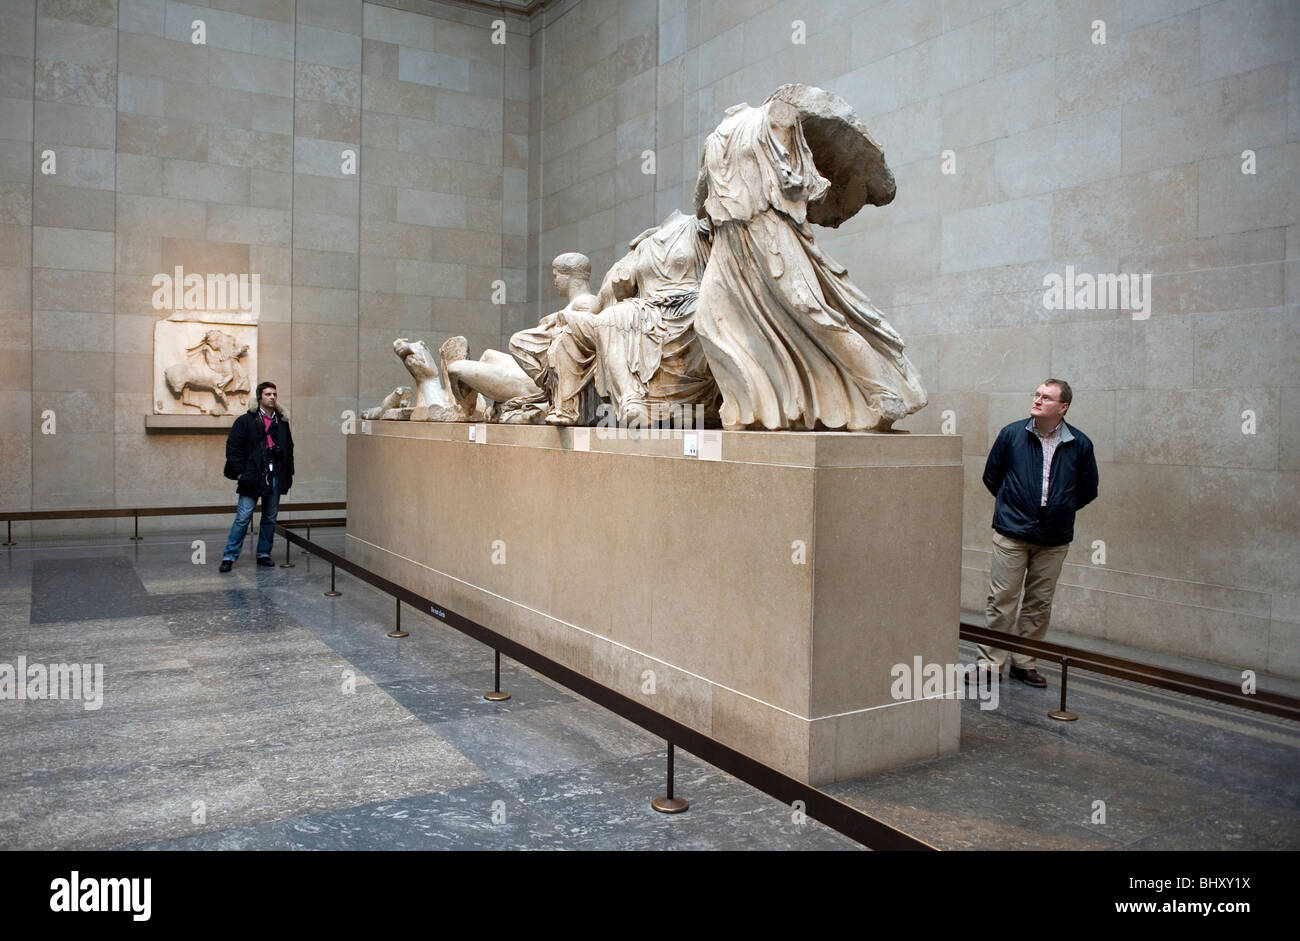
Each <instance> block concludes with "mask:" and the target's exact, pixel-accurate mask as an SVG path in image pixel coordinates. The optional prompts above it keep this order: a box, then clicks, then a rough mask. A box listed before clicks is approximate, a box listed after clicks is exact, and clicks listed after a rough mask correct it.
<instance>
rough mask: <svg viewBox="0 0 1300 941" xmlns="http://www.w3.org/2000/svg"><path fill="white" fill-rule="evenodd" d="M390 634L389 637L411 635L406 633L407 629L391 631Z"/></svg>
mask: <svg viewBox="0 0 1300 941" xmlns="http://www.w3.org/2000/svg"><path fill="white" fill-rule="evenodd" d="M388 636H389V637H410V636H411V635H410V634H408V633H406V631H389V632H388Z"/></svg>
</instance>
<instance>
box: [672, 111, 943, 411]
mask: <svg viewBox="0 0 1300 941" xmlns="http://www.w3.org/2000/svg"><path fill="white" fill-rule="evenodd" d="M798 87H799V88H803V86H798ZM780 91H782V90H781V89H779V90H778V92H780ZM814 91H817V92H820V90H819V89H814ZM820 94H821V95H826V93H825V92H820ZM829 186H830V183H829V181H827V180H826V179H825V178H824V177H822V176H821V174H819V173H818V171H817V167H816V165H815V164H814V162H813V155H812V152H811V150H810V149H809V146H808V143H807V141H806V139H805V137H804V133H803V130H802V128H801V126H800V113H799V111H798V109H796V108H795V107H794V106H793V105H792V104H790V103H789V102H788V101H786V100H784V99H782V98H778V97H776V94H775V93H774V96H773V97H772V98H769V99H768V101H767V102H765V103H764V104H763V105H761V106H759V107H757V108H753V107H750V106H749V105H747V104H740V105H736V106H735V107H732V108H729V109H728V110H727V115H726V118H725V119H724V120H723V121H722V123H721V124H719V125H718V127H717V129H716V130H715V131H713V133H712V134H710V135H709V136H708V139H707V140H706V141H705V145H704V156H703V165H702V167H701V170H700V186H699V188H698V194H699V196H700V197H702V199H701V200H700V212H701V213H702V214H703V215H705V216H707V218H708V220H709V221H710V222H711V223H712V226H713V248H712V252H711V254H710V256H709V263H708V266H707V267H706V269H705V271H704V277H703V279H702V281H701V284H700V297H699V304H698V309H697V311H696V315H695V331H696V333H697V334H698V335H699V337H700V339H701V341H702V343H703V349H704V354H705V356H706V357H707V359H708V363H709V367H710V369H711V370H712V373H713V377H714V378H715V379H716V380H717V383H718V387H719V388H720V389H721V391H722V398H723V402H722V410H721V411H722V422H723V426H724V427H726V428H731V429H742V428H768V429H778V428H781V429H809V430H811V429H814V428H828V429H835V428H845V429H848V430H850V431H872V430H887V429H888V428H889V427H890V426H891V425H892V424H893V423H894V422H896V421H898V420H900V419H902V418H903V417H905V416H907V415H909V414H911V413H912V412H915V411H917V410H918V409H920V408H922V407H923V406H924V405H925V404H926V395H925V390H924V389H923V388H922V387H921V381H920V376H919V375H918V374H917V372H916V369H915V368H914V367H913V366H912V364H911V362H910V361H909V360H908V358H907V357H906V356H905V355H904V353H903V341H902V338H901V337H900V336H899V335H898V334H897V333H896V332H895V331H894V328H893V327H891V326H890V325H889V323H888V321H886V320H885V318H884V317H883V316H882V314H881V313H880V311H879V310H877V309H876V308H875V307H874V306H873V305H872V303H871V302H870V301H869V300H868V299H867V297H866V295H864V294H863V293H862V292H861V291H860V290H858V288H857V287H856V286H854V285H853V283H852V282H851V281H849V279H848V275H847V272H846V270H845V268H844V267H843V266H842V265H840V264H838V263H837V262H836V261H835V260H834V259H832V258H831V257H830V256H829V255H827V254H826V253H824V252H823V251H822V250H821V248H820V247H819V246H818V245H817V240H816V238H815V237H814V236H813V231H812V226H811V225H810V223H809V220H808V205H809V203H810V202H813V201H816V200H818V199H820V198H822V197H823V196H824V195H825V194H826V192H827V189H828V187H829ZM891 195H892V194H891Z"/></svg>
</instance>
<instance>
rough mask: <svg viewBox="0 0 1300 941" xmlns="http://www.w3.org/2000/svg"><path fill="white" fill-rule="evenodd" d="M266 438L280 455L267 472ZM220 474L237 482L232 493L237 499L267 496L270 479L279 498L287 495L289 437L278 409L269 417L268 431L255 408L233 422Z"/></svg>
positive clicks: (290, 467) (290, 481) (290, 477)
mask: <svg viewBox="0 0 1300 941" xmlns="http://www.w3.org/2000/svg"><path fill="white" fill-rule="evenodd" d="M268 434H269V435H270V437H271V441H272V442H273V443H274V444H275V445H276V446H277V447H278V448H279V449H280V452H281V453H280V456H279V460H278V461H276V462H274V463H275V466H274V467H273V468H268V465H269V464H271V463H272V462H271V461H269V455H268V452H267V445H266V439H267V435H268ZM224 473H225V475H226V477H228V478H230V479H231V480H234V481H237V483H236V485H235V491H236V492H237V493H239V494H240V495H241V496H248V497H265V496H269V495H270V493H271V480H272V478H274V479H275V481H276V489H277V490H278V491H279V492H280V493H281V494H285V493H288V492H289V488H290V487H292V486H293V435H292V434H290V433H289V420H288V419H287V418H285V417H284V413H283V412H282V411H281V410H280V408H279V407H278V406H277V407H276V410H275V411H274V412H272V413H271V427H270V429H269V430H266V431H264V430H263V423H262V415H261V411H260V409H259V408H258V407H256V406H254V407H253V409H252V410H251V411H247V412H245V413H244V414H242V415H240V416H239V417H238V418H236V419H235V423H234V424H233V425H231V427H230V435H229V436H228V437H227V438H226V467H225V471H224Z"/></svg>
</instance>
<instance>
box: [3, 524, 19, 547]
mask: <svg viewBox="0 0 1300 941" xmlns="http://www.w3.org/2000/svg"><path fill="white" fill-rule="evenodd" d="M5 530H6V531H7V532H8V534H9V535H8V538H7V539H6V540H5V545H6V546H16V545H18V543H16V542H14V521H13V520H5Z"/></svg>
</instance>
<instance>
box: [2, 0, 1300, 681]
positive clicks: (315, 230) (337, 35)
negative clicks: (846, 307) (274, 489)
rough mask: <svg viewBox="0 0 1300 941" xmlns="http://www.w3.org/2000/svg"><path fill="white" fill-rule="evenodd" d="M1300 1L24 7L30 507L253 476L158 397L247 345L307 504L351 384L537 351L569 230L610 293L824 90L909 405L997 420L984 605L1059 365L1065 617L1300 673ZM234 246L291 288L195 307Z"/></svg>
mask: <svg viewBox="0 0 1300 941" xmlns="http://www.w3.org/2000/svg"><path fill="white" fill-rule="evenodd" d="M403 6H405V7H406V8H407V9H400V7H403ZM196 19H202V20H203V21H204V23H205V28H206V35H205V37H204V39H205V42H204V43H195V42H194V38H195V37H194V31H193V22H194V21H195V20H196ZM496 19H500V20H501V21H502V23H503V24H504V29H503V30H497V29H495V28H494V26H493V21H494V20H496ZM1298 31H1300V9H1298V8H1297V7H1296V6H1295V5H1294V4H1291V3H1286V2H1258V0H1256V2H1251V0H1224V2H1218V3H1195V2H1187V3H1179V4H1175V5H1172V6H1171V5H1168V4H1155V3H1142V4H1120V3H1101V4H1097V3H1087V4H1072V3H1056V2H1039V0H1025V2H1020V3H1005V4H1001V3H994V4H980V5H958V4H952V3H941V2H939V0H917V2H911V0H894V2H885V3H874V4H862V3H860V2H826V3H816V4H812V3H802V4H801V3H796V2H782V3H767V2H728V3H703V2H698V3H697V2H686V0H681V2H672V0H645V2H640V0H628V2H620V3H612V2H603V0H578V2H559V3H555V4H552V5H550V6H548V7H547V8H546V9H545V10H544V11H543V12H541V13H540V14H538V15H537V16H535V17H533V18H531V19H525V18H523V17H519V16H515V15H513V14H502V15H500V16H496V15H493V14H489V13H479V12H476V11H474V10H469V9H466V8H464V7H460V6H455V5H451V4H438V3H434V2H428V3H423V2H422V3H414V2H412V3H393V4H387V5H381V4H372V3H365V4H359V3H354V2H349V0H330V2H306V0H299V2H297V3H295V2H292V0H260V2H257V3H253V2H247V3H244V2H223V3H221V4H220V5H219V7H218V6H204V5H202V4H188V5H183V4H170V3H164V2H142V0H119V2H117V3H113V2H96V0H85V2H72V0H69V2H62V3H51V4H40V5H39V6H38V5H37V4H36V3H35V2H31V3H23V2H10V3H6V4H4V6H3V7H2V8H0V57H3V64H4V71H3V87H2V88H0V96H2V97H0V225H3V226H4V232H3V239H0V245H2V246H3V247H2V248H0V403H2V404H3V414H4V416H5V417H4V420H3V423H0V465H2V473H0V505H2V506H4V507H5V508H9V509H28V508H36V509H45V508H58V507H67V506H112V505H140V504H156V503H159V502H173V503H179V504H194V503H225V502H228V501H229V496H230V495H229V493H228V487H227V485H226V481H224V479H223V478H221V477H220V475H219V469H220V465H221V459H220V451H221V440H220V437H219V436H202V435H148V434H146V432H145V428H144V420H143V416H145V415H146V414H151V413H152V412H154V411H155V410H156V409H157V407H158V406H157V403H158V402H159V401H163V402H164V405H165V406H166V407H172V402H173V400H174V401H175V402H177V403H181V404H180V405H178V406H177V407H186V406H184V402H185V399H186V397H187V396H188V397H190V398H195V396H194V395H193V394H192V391H187V390H192V389H194V388H195V387H196V386H198V385H202V384H203V383H204V382H207V384H208V385H209V386H210V385H212V384H214V383H215V384H217V385H219V386H221V388H222V389H223V394H224V393H225V392H231V393H232V394H231V395H230V396H229V397H228V398H230V400H232V401H238V397H239V390H238V388H237V387H238V386H239V385H240V384H241V373H243V374H247V375H248V377H249V378H250V379H252V380H254V381H255V380H256V379H258V378H265V377H271V378H274V379H275V381H276V382H277V383H278V384H279V387H280V391H281V395H282V399H283V400H284V401H285V403H286V404H287V406H288V408H289V410H290V414H291V417H292V420H293V422H294V434H295V440H296V441H297V442H298V450H299V458H298V466H299V468H300V475H299V478H298V482H297V484H296V486H295V491H294V496H295V497H296V498H298V499H338V498H341V497H342V495H343V493H344V474H345V470H344V468H345V463H344V456H345V440H344V431H345V430H346V424H347V423H346V417H345V416H346V415H347V414H348V413H351V414H352V415H354V416H358V415H359V413H360V411H361V410H362V409H363V408H368V407H373V406H376V405H378V404H379V403H381V400H383V399H384V398H385V396H388V395H389V394H390V393H392V392H393V390H394V389H395V388H397V387H399V386H403V385H407V386H409V385H411V384H412V379H411V374H410V373H409V372H408V371H407V369H406V368H405V366H404V364H403V361H402V360H401V359H399V358H398V357H397V356H395V355H394V341H395V340H397V339H399V338H400V339H405V340H407V341H409V342H410V343H412V344H414V343H423V344H425V345H426V347H427V348H428V349H429V350H431V351H432V352H434V353H437V352H438V351H439V350H440V349H441V347H442V346H443V344H445V343H446V342H447V341H448V340H450V339H451V338H453V337H457V336H463V337H465V340H466V346H467V353H468V357H467V358H468V359H470V360H473V361H479V359H480V357H481V355H482V354H483V352H484V351H486V350H489V349H494V350H498V351H507V350H509V344H510V341H511V338H512V337H513V336H515V335H516V334H518V333H519V332H520V331H523V330H527V329H529V328H533V327H536V326H537V325H538V324H539V322H540V321H541V319H542V318H543V317H545V316H547V315H548V314H550V313H552V312H554V311H556V310H558V309H560V308H562V307H564V306H565V299H562V297H561V295H560V294H559V293H558V292H557V290H556V288H555V286H554V284H553V281H554V279H553V273H552V270H551V263H552V260H553V259H555V258H556V257H557V256H558V255H561V254H564V253H568V252H580V253H582V254H584V255H586V256H587V258H588V259H589V262H590V266H591V271H592V279H593V286H595V285H599V284H600V283H601V281H602V280H603V279H604V278H605V276H606V274H607V273H608V272H609V271H610V269H611V267H612V266H613V265H614V263H615V262H617V261H618V260H619V259H621V258H623V257H624V256H625V255H626V254H628V252H629V246H628V243H629V241H631V240H632V239H634V238H635V237H636V236H637V235H638V234H640V233H643V232H645V231H647V230H648V229H650V228H651V227H656V226H659V225H660V224H661V223H664V222H665V221H666V220H668V219H669V217H670V216H671V214H672V213H673V211H674V210H676V211H679V212H681V213H684V214H686V215H687V216H690V215H692V214H693V213H694V210H695V206H694V192H695V184H696V179H697V173H698V170H699V167H700V158H701V153H702V151H703V149H704V143H705V139H706V137H707V135H708V134H710V133H711V132H712V131H713V130H714V129H715V128H717V127H718V125H719V123H720V122H721V121H722V120H723V118H724V117H725V112H726V110H727V109H728V108H729V107H731V106H733V105H736V104H739V103H741V102H747V103H748V104H750V105H752V106H758V105H760V104H762V103H763V102H764V101H765V100H766V99H767V96H768V95H769V94H770V93H771V92H772V91H773V89H775V88H777V87H778V86H780V85H782V84H784V83H787V82H799V83H804V84H807V85H811V86H818V87H821V88H824V89H826V90H827V91H829V92H832V93H835V94H838V95H839V96H841V97H842V98H843V99H844V100H845V101H847V102H848V103H849V104H851V105H852V107H853V108H854V110H855V111H856V113H857V114H858V115H859V116H860V117H861V119H862V120H863V121H864V122H865V124H866V126H867V127H868V128H869V129H870V133H871V135H872V136H873V137H874V138H875V139H876V140H877V141H878V142H879V144H880V146H881V148H882V149H883V151H884V153H885V155H887V157H888V162H889V166H890V168H891V169H892V171H893V174H894V176H895V178H896V182H897V196H896V198H895V199H894V200H893V201H892V202H891V203H889V204H887V205H885V206H880V207H870V208H868V209H867V210H864V211H862V212H859V213H858V214H857V215H855V216H854V217H853V218H852V219H849V220H847V221H845V222H844V223H843V224H842V225H840V226H839V227H838V228H833V229H832V228H826V227H819V228H818V229H817V231H816V238H817V242H818V244H819V245H820V247H821V248H822V249H824V250H825V252H827V253H829V255H830V256H832V257H833V258H835V259H836V260H837V261H838V262H840V263H842V264H843V265H844V266H845V267H846V268H847V270H848V273H849V276H850V277H851V278H852V282H853V284H855V285H856V286H857V287H858V288H860V289H861V291H862V292H863V294H864V295H865V297H867V298H869V301H870V303H871V304H872V305H873V306H874V308H875V309H877V310H879V311H880V312H881V314H882V315H883V316H884V317H885V318H887V322H888V324H889V325H891V327H892V328H893V330H894V331H896V332H897V334H898V335H899V336H900V337H901V338H902V340H903V341H904V343H905V349H906V357H907V359H908V361H909V362H910V364H911V365H912V366H913V367H914V369H915V371H916V373H917V374H918V376H919V380H920V384H921V386H922V387H923V389H924V392H925V394H926V397H927V398H928V405H926V407H924V408H922V409H920V410H919V411H914V412H913V413H912V414H909V415H907V417H905V418H902V419H900V420H899V421H898V422H897V423H896V424H895V427H897V428H900V429H905V430H910V431H913V432H925V433H953V434H958V435H961V436H962V446H963V452H964V460H965V465H966V487H965V499H964V507H965V514H966V518H965V520H964V536H963V544H964V546H965V550H964V559H963V593H962V599H963V606H964V607H965V608H968V609H971V610H979V609H980V608H981V607H982V601H983V599H982V595H983V591H984V587H985V584H984V583H985V572H986V571H987V566H988V554H987V553H988V519H989V514H990V511H991V499H990V498H989V497H988V496H987V495H986V494H985V493H984V491H983V489H982V487H981V485H980V483H979V475H980V470H981V468H982V465H983V460H984V456H985V455H986V454H987V451H988V446H989V443H990V434H991V432H993V431H996V429H998V428H1000V427H1001V426H1002V425H1004V424H1005V423H1007V422H1008V421H1011V420H1012V419H1014V418H1016V417H1017V416H1019V415H1021V414H1024V413H1025V411H1026V409H1027V406H1028V394H1029V393H1030V392H1031V391H1032V390H1033V388H1034V387H1035V386H1036V385H1037V383H1038V382H1040V381H1041V380H1042V379H1043V378H1045V377H1046V376H1049V375H1051V376H1061V377H1064V378H1067V379H1069V380H1070V382H1071V383H1072V384H1073V386H1074V389H1075V402H1074V404H1073V406H1072V407H1071V412H1070V416H1071V420H1072V422H1075V423H1077V424H1078V425H1079V426H1080V427H1082V428H1083V429H1085V430H1086V431H1087V433H1088V435H1089V436H1090V437H1091V438H1092V440H1093V441H1094V443H1095V444H1096V447H1097V455H1098V458H1099V461H1100V463H1101V478H1102V496H1101V498H1100V499H1099V500H1098V502H1097V503H1096V504H1095V505H1094V506H1093V507H1090V508H1089V510H1088V511H1087V512H1086V513H1085V514H1082V515H1081V516H1080V521H1079V531H1078V533H1077V535H1076V539H1075V541H1074V544H1073V548H1072V550H1071V554H1070V556H1069V558H1068V560H1067V565H1066V570H1065V574H1064V576H1063V578H1062V582H1061V586H1060V589H1059V591H1058V594H1057V604H1056V610H1055V613H1054V619H1053V623H1054V625H1056V626H1058V627H1060V628H1065V629H1071V630H1075V631H1078V632H1080V633H1083V634H1086V635H1091V636H1096V637H1104V638H1110V639H1114V640H1120V641H1126V642H1131V643H1136V644H1139V645H1143V646H1148V647H1152V648H1156V649H1167V650H1176V651H1182V652H1186V653H1190V654H1192V655H1195V656H1199V657H1204V658H1206V659H1210V660H1215V661H1218V662H1221V663H1226V664H1231V665H1233V666H1246V665H1250V666H1257V667H1259V668H1261V669H1265V670H1268V671H1272V672H1277V673H1281V674H1285V675H1291V676H1297V675H1300V639H1298V637H1300V626H1297V625H1298V622H1300V567H1298V566H1296V564H1295V562H1294V560H1295V558H1296V557H1297V555H1298V554H1300V553H1298V552H1297V550H1298V549H1300V546H1297V533H1298V532H1300V525H1297V522H1300V521H1298V520H1297V518H1296V516H1297V513H1300V509H1297V508H1300V499H1298V498H1300V422H1297V420H1296V419H1295V418H1294V417H1292V413H1291V412H1290V411H1289V410H1287V409H1286V408H1285V402H1286V398H1287V392H1288V391H1289V390H1290V389H1293V388H1294V387H1295V386H1296V385H1297V382H1298V381H1300V380H1297V379H1296V378H1295V371H1294V369H1293V368H1292V367H1293V364H1294V363H1295V362H1296V360H1297V355H1296V354H1297V346H1298V344H1297V339H1298V334H1300V326H1298V324H1300V317H1298V316H1297V300H1296V299H1297V292H1296V284H1297V278H1298V277H1300V272H1298V268H1300V261H1297V260H1296V259H1297V254H1298V253H1300V236H1298V235H1297V231H1298V230H1297V228H1296V221H1297V212H1298V211H1300V209H1298V207H1300V201H1298V200H1297V195H1296V192H1295V189H1296V186H1297V183H1296V181H1297V180H1300V172H1298V171H1300V165H1298V164H1300V59H1298V58H1297V50H1300V37H1298ZM494 36H495V37H496V38H498V39H504V41H503V42H494V41H493V39H494ZM349 154H350V155H351V156H350V157H349ZM51 156H52V158H53V163H51V162H50V158H51ZM178 273H179V275H180V283H179V284H178V285H175V286H174V290H173V291H172V293H173V297H172V299H171V303H170V304H164V306H163V307H159V306H158V303H157V302H156V300H155V297H156V294H157V293H158V290H159V285H158V284H157V283H156V279H157V277H158V276H159V275H162V274H167V275H171V276H173V278H175V277H176V275H177V274H178ZM196 273H197V274H201V275H204V276H205V277H206V276H208V275H229V274H234V275H236V276H238V275H240V274H244V275H252V274H257V275H258V277H259V282H258V304H257V308H258V309H257V314H256V318H252V317H250V318H248V319H247V320H241V318H240V315H241V314H242V313H244V311H243V310H242V309H240V308H239V307H238V306H235V307H231V308H230V309H228V310H226V311H225V313H227V314H230V315H231V318H232V319H230V320H229V321H224V322H223V321H217V320H211V321H209V322H205V320H204V318H203V317H202V316H191V314H192V313H193V311H187V310H186V307H185V305H184V303H183V291H181V290H180V288H183V286H184V276H185V275H186V274H196ZM1119 275H1130V276H1132V277H1129V278H1125V279H1123V280H1122V281H1121V279H1119V278H1118V276H1119ZM1099 279H1106V281H1105V282H1104V283H1108V284H1109V285H1110V290H1109V293H1108V292H1107V291H1100V292H1099V291H1097V290H1095V287H1096V285H1097V283H1098V280H1099ZM1121 284H1122V286H1123V287H1125V288H1127V290H1125V291H1121V290H1120V287H1121ZM205 287H206V284H205ZM237 287H238V285H237V279H236V288H237ZM236 293H237V290H236ZM250 293H251V292H250ZM177 294H179V295H180V296H181V297H182V303H181V304H180V305H179V309H180V316H177V313H178V311H177V306H178V305H177V304H176V302H175V295H177ZM204 303H205V311H204V312H205V313H208V314H210V313H212V311H211V310H208V309H207V297H206V295H205V297H204ZM227 306H228V307H229V306H230V305H229V304H228V305H227ZM167 308H170V309H167ZM182 325H185V330H186V331H188V332H184V335H183V336H182V335H181V332H182V331H180V330H173V329H172V327H180V326H182ZM163 330H167V331H168V332H170V333H173V334H176V336H175V337H173V338H172V339H170V340H168V341H167V342H169V343H173V347H168V349H171V350H172V353H170V354H168V355H171V356H173V358H174V359H175V358H177V357H179V358H178V359H177V360H176V362H172V363H170V364H169V365H170V366H175V365H179V364H184V365H185V366H186V367H187V368H190V367H192V368H193V370H194V376H193V378H194V380H195V381H194V382H193V383H186V382H185V381H183V379H184V378H185V377H184V376H181V375H180V374H179V373H173V375H174V376H178V377H179V378H178V379H177V381H178V382H179V385H180V391H179V392H178V393H176V394H174V395H173V392H172V391H170V390H169V388H168V387H166V385H165V383H164V388H163V389H159V388H157V387H156V384H155V379H156V376H157V372H158V370H157V368H156V367H157V364H156V363H155V356H156V353H157V349H156V344H157V343H158V342H161V341H160V333H161V331H163ZM250 330H251V331H252V333H253V337H252V339H247V338H245V336H244V334H248V333H249V331H250ZM246 347H247V348H248V352H247V353H246V354H241V350H243V349H244V348H246ZM254 353H255V354H256V364H255V367H254V366H253V364H252V362H251V356H252V355H253V354H254ZM250 368H254V369H255V373H256V374H252V373H249V369H250ZM186 375H188V373H186ZM200 399H201V400H202V402H204V403H209V402H215V397H214V396H213V395H212V393H210V392H203V393H201V394H200V395H199V396H198V397H197V399H196V401H197V400H200ZM399 399H400V397H399ZM394 404H396V405H398V406H399V407H400V402H398V403H394ZM187 407H189V408H195V409H196V410H197V411H202V410H204V409H205V407H207V406H206V405H198V406H194V405H189V406H187ZM51 416H53V419H54V422H53V427H51V422H50V417H51ZM43 429H48V431H52V432H53V433H48V432H47V433H43ZM63 525H72V524H42V529H41V532H42V533H47V534H48V533H54V532H58V531H60V526H63ZM113 525H114V524H113V523H111V522H104V523H100V522H85V521H83V522H81V523H78V524H76V529H77V531H87V530H89V529H94V528H95V527H97V526H103V527H107V528H111V527H112V526H113Z"/></svg>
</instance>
